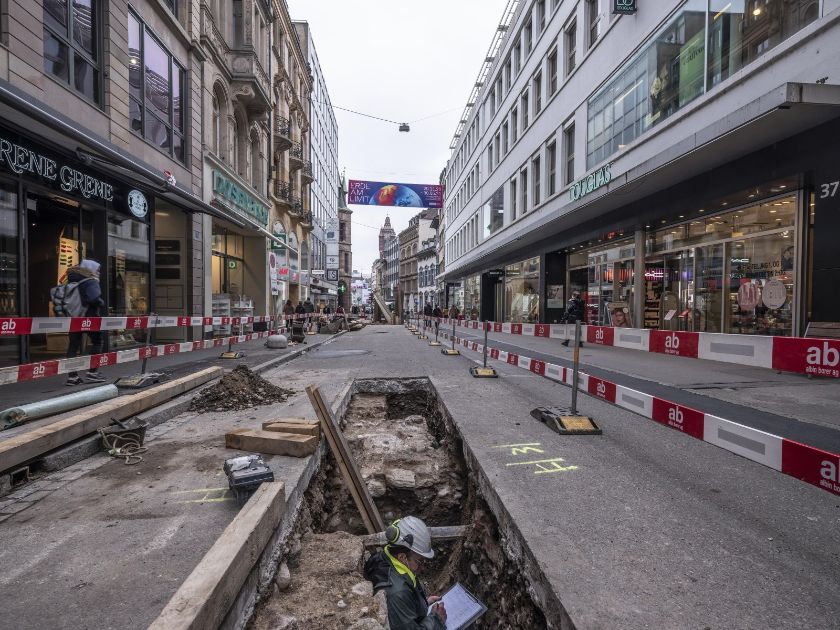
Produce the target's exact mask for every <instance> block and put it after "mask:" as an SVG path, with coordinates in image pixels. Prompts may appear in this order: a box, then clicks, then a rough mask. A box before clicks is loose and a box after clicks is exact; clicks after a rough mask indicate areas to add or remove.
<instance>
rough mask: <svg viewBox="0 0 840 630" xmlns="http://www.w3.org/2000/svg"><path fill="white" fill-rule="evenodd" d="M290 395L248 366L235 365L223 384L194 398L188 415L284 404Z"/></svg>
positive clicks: (221, 381) (290, 392)
mask: <svg viewBox="0 0 840 630" xmlns="http://www.w3.org/2000/svg"><path fill="white" fill-rule="evenodd" d="M292 394H294V392H293V391H292V390H290V389H284V388H283V387H278V386H277V385H273V384H272V383H269V382H268V381H267V380H265V379H264V378H262V377H261V376H259V375H258V374H255V373H254V372H252V371H251V369H250V368H249V367H248V366H247V365H237V366H236V367H235V368H234V369H233V371H231V372H228V373H227V374H225V375H224V376H223V377H222V380H220V381H219V382H218V383H216V384H215V385H213V386H212V387H208V388H207V389H205V390H203V391H202V392H200V393H199V394H198V396H196V397H195V398H193V400H192V402H191V403H190V411H198V412H206V411H238V410H240V409H249V408H251V407H259V406H260V405H269V404H271V403H277V402H284V401H285V400H286V399H287V398H288V397H289V396H291V395H292Z"/></svg>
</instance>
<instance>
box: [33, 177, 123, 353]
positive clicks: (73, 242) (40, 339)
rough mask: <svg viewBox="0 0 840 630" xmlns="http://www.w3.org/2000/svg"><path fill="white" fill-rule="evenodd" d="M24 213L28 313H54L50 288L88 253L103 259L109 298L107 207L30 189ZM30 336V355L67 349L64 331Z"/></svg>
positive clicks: (104, 289)
mask: <svg viewBox="0 0 840 630" xmlns="http://www.w3.org/2000/svg"><path fill="white" fill-rule="evenodd" d="M26 219H27V221H26V223H27V226H28V230H27V232H28V235H27V236H28V238H27V243H28V274H27V279H28V282H27V298H28V304H29V308H28V313H27V314H28V315H29V316H30V317H54V316H55V314H54V313H53V309H52V302H51V300H50V289H51V288H53V287H54V286H56V285H58V284H61V283H63V282H65V281H66V280H67V272H68V270H69V269H70V268H71V267H73V266H74V265H78V264H79V263H80V262H81V261H82V260H83V259H84V258H90V259H93V260H96V261H97V262H99V263H100V264H101V265H102V267H101V273H100V284H101V285H102V296H103V300H107V295H108V291H107V286H106V284H107V274H106V273H105V271H106V268H107V264H106V260H107V259H106V252H105V250H104V248H105V243H106V240H107V236H106V225H105V213H104V212H102V211H99V212H97V211H94V210H91V209H87V208H84V207H82V206H81V204H79V203H77V202H74V201H71V200H69V199H63V198H60V197H52V196H49V195H37V194H32V193H30V194H29V195H27V198H26ZM106 312H107V311H106ZM103 314H104V313H103ZM28 339H29V358H28V360H30V361H42V360H45V359H54V358H56V357H60V356H64V355H65V354H66V352H67V335H66V334H63V333H62V334H55V335H30V336H29V338H28Z"/></svg>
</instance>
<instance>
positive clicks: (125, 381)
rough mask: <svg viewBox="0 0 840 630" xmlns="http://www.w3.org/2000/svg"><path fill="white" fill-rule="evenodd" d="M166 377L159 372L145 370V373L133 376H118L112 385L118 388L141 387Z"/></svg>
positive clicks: (153, 383) (148, 385)
mask: <svg viewBox="0 0 840 630" xmlns="http://www.w3.org/2000/svg"><path fill="white" fill-rule="evenodd" d="M165 378H166V375H165V374H161V373H160V372H147V373H146V374H135V375H134V376H123V377H122V378H118V379H117V380H116V382H115V383H114V385H116V386H117V387H119V388H120V389H143V388H144V387H151V386H152V385H156V384H158V383H160V382H161V381H162V380H164V379H165Z"/></svg>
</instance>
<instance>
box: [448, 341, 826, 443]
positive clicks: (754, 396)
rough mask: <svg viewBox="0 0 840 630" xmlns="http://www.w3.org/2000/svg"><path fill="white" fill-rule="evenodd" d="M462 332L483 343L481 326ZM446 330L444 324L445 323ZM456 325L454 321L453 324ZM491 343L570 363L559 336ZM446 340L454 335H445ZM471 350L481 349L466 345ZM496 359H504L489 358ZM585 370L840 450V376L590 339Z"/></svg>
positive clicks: (569, 354) (471, 354)
mask: <svg viewBox="0 0 840 630" xmlns="http://www.w3.org/2000/svg"><path fill="white" fill-rule="evenodd" d="M455 331H456V335H457V336H458V337H460V338H462V339H471V340H476V341H479V342H480V343H483V339H484V337H483V334H482V333H481V331H473V330H467V329H465V328H456V329H455ZM441 332H443V331H441ZM448 332H449V333H451V329H449V331H448ZM488 339H489V344H488V345H489V346H491V347H497V348H500V349H502V350H506V351H509V352H516V353H521V354H524V355H527V356H529V357H532V358H535V359H541V360H544V361H549V362H552V363H557V364H559V365H564V366H571V365H572V355H573V350H572V348H567V347H564V346H563V345H562V342H561V340H559V339H545V338H539V337H528V336H523V335H509V334H503V333H490V334H489V335H488ZM447 343H448V342H447ZM464 354H465V355H466V356H468V357H470V358H475V359H480V358H481V355H480V354H476V353H474V352H470V351H465V352H464ZM488 361H489V364H490V365H492V366H493V367H496V366H497V365H498V361H492V360H490V359H488ZM580 365H581V370H583V371H585V372H588V373H590V374H592V375H594V376H599V377H601V378H605V379H607V380H610V381H613V382H616V383H619V384H621V385H626V386H627V387H631V388H633V389H637V390H640V391H644V392H647V393H650V394H654V395H656V396H661V397H662V398H665V399H667V400H672V401H674V402H678V403H680V404H683V405H686V406H689V407H693V408H695V409H698V410H699V411H704V412H708V413H713V414H716V415H720V416H721V417H724V418H727V419H729V420H734V421H736V422H741V423H743V424H747V425H748V426H754V427H756V428H758V429H761V430H763V431H767V432H768V433H773V434H775V435H782V436H784V437H789V438H790V439H794V440H797V441H800V442H804V443H806V444H810V445H812V446H817V447H819V448H825V449H828V450H831V451H833V452H840V414H838V413H837V409H838V408H840V381H838V380H836V379H825V378H813V379H809V378H808V377H806V376H804V375H799V374H790V373H786V372H783V373H779V372H776V371H774V370H768V369H763V368H754V367H748V366H740V365H733V364H731V363H719V362H717V361H706V360H702V359H690V358H686V357H674V356H668V355H662V354H654V353H649V352H639V351H637V350H629V349H626V348H617V347H606V346H599V345H596V344H591V343H585V344H584V346H583V348H582V349H581V352H580Z"/></svg>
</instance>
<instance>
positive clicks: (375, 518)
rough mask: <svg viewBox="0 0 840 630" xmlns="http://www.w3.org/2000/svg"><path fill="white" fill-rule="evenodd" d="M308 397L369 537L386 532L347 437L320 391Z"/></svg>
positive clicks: (310, 390)
mask: <svg viewBox="0 0 840 630" xmlns="http://www.w3.org/2000/svg"><path fill="white" fill-rule="evenodd" d="M306 393H307V395H308V396H309V400H310V402H311V403H312V407H313V408H314V409H315V413H316V414H317V416H318V419H319V420H320V422H321V430H322V431H323V432H324V436H326V438H327V443H328V444H329V446H330V450H331V451H332V452H333V455H334V456H335V459H336V462H338V468H339V470H340V471H341V476H342V478H343V479H344V483H345V485H346V486H347V489H348V490H349V491H350V494H351V495H352V497H353V501H354V502H355V504H356V507H357V508H358V510H359V514H361V516H362V520H363V521H364V523H365V527H366V528H367V530H368V533H369V534H373V533H375V532H381V531H383V530H384V529H385V522H384V521H383V520H382V516H381V515H380V514H379V509H378V508H377V507H376V504H375V503H374V502H373V498H372V497H371V496H370V492H368V489H367V484H365V482H364V479H362V475H361V474H360V473H359V469H358V468H357V467H356V460H355V459H354V458H353V454H352V453H351V452H350V448H349V447H348V445H347V442H346V440H345V439H344V433H343V432H342V431H341V428H340V427H339V425H338V423H337V422H336V421H335V418H333V416H332V412H331V411H330V409H329V407H328V406H327V405H326V403H325V402H324V399H323V398H322V397H321V392H320V390H319V389H318V388H317V387H315V386H313V385H309V386H308V387H307V388H306Z"/></svg>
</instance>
